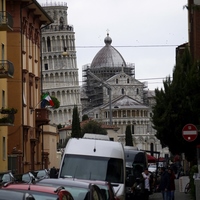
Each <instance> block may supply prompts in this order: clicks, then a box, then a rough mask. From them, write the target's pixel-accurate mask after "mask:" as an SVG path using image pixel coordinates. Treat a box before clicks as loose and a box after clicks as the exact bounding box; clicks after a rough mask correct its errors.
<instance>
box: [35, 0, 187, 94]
mask: <svg viewBox="0 0 200 200" xmlns="http://www.w3.org/2000/svg"><path fill="white" fill-rule="evenodd" d="M38 2H39V3H40V4H41V5H42V4H44V3H56V2H66V3H67V5H68V23H69V24H70V25H73V26H74V30H75V44H76V51H77V65H78V68H79V80H80V84H82V78H81V77H82V66H83V65H85V64H88V63H91V62H92V60H93V58H94V56H95V55H96V53H97V52H98V51H99V50H100V49H101V48H102V47H103V46H104V38H105V37H106V34H107V31H108V32H109V35H110V37H111V38H112V46H114V47H115V48H116V49H117V50H118V51H119V52H120V53H121V55H122V56H123V57H124V59H125V61H126V62H128V63H134V64H135V78H136V79H138V80H140V81H141V82H144V81H147V82H148V88H149V89H150V90H152V89H155V88H157V87H158V88H161V87H162V85H163V84H162V79H163V78H165V77H167V76H172V72H173V68H174V65H175V49H176V47H177V46H178V45H181V44H183V43H185V42H188V13H187V9H184V8H183V7H184V6H185V5H186V4H187V0H123V1H122V0H68V1H60V0H58V1H56V0H38ZM91 46H93V48H91Z"/></svg>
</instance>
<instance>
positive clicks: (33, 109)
mask: <svg viewBox="0 0 200 200" xmlns="http://www.w3.org/2000/svg"><path fill="white" fill-rule="evenodd" d="M41 102H42V100H41V101H40V102H39V103H38V104H37V105H36V106H35V107H34V108H32V109H31V114H32V113H33V111H35V109H36V108H37V106H38V105H39V104H40V103H41Z"/></svg>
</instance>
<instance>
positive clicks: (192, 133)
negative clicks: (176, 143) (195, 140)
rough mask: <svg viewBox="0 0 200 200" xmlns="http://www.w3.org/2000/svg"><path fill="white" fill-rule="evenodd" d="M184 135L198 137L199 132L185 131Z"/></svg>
mask: <svg viewBox="0 0 200 200" xmlns="http://www.w3.org/2000/svg"><path fill="white" fill-rule="evenodd" d="M183 135H197V131H183Z"/></svg>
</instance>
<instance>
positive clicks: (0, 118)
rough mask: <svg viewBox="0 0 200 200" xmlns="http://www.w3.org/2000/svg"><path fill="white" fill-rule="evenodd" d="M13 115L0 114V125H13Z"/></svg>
mask: <svg viewBox="0 0 200 200" xmlns="http://www.w3.org/2000/svg"><path fill="white" fill-rule="evenodd" d="M14 121H15V115H14V114H13V113H11V114H0V126H14Z"/></svg>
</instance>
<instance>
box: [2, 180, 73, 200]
mask: <svg viewBox="0 0 200 200" xmlns="http://www.w3.org/2000/svg"><path fill="white" fill-rule="evenodd" d="M44 180H45V179H44ZM2 189H4V190H9V191H11V190H12V191H13V190H14V191H21V192H28V193H30V194H31V195H32V196H33V197H34V198H35V199H37V200H38V199H39V200H46V199H49V200H74V199H73V197H72V195H71V193H70V192H68V191H67V190H65V189H64V188H63V187H60V186H59V187H56V188H55V187H51V186H42V187H41V185H34V184H16V183H14V184H11V183H7V184H4V186H3V187H2Z"/></svg>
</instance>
